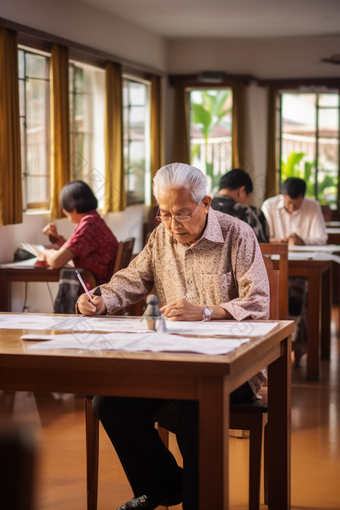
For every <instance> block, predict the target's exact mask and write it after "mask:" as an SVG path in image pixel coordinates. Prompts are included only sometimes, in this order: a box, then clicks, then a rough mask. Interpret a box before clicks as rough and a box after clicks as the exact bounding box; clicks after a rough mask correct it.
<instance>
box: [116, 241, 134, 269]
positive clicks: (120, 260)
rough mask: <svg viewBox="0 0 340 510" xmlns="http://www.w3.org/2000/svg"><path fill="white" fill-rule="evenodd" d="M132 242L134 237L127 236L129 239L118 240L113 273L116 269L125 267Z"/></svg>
mask: <svg viewBox="0 0 340 510" xmlns="http://www.w3.org/2000/svg"><path fill="white" fill-rule="evenodd" d="M134 244H135V238H134V237H129V239H125V241H120V243H119V245H118V251H117V256H116V262H115V267H114V269H113V274H115V273H117V271H120V270H121V269H125V268H126V267H127V266H128V265H129V264H130V262H131V259H132V252H133V247H134Z"/></svg>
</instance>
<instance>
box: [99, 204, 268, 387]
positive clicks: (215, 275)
mask: <svg viewBox="0 0 340 510" xmlns="http://www.w3.org/2000/svg"><path fill="white" fill-rule="evenodd" d="M152 288H154V290H155V294H156V295H157V296H158V299H159V306H160V307H162V306H164V305H166V304H169V303H171V302H173V301H176V300H177V299H180V298H182V297H183V296H184V295H187V300H188V301H189V302H190V303H192V304H194V305H200V306H202V305H207V306H209V305H210V306H212V305H219V306H221V307H222V308H224V309H225V310H227V311H228V312H229V313H230V314H231V315H232V316H233V317H234V319H236V320H238V321H241V320H243V319H258V320H265V319H268V317H269V284H268V277H267V271H266V268H265V265H264V262H263V258H262V254H261V250H260V247H259V245H258V242H257V240H256V237H255V234H254V232H253V230H252V229H251V228H250V227H249V226H248V225H247V224H246V223H244V222H243V221H239V220H238V219H236V218H232V217H231V216H228V215H227V214H223V213H220V212H217V211H214V210H213V209H210V210H209V214H208V218H207V224H206V227H205V230H204V232H203V234H202V237H201V238H200V239H199V240H198V241H196V243H195V244H193V245H192V246H189V245H187V244H181V243H179V242H177V241H176V239H175V238H174V237H173V236H172V235H171V234H170V233H169V232H168V231H167V230H166V228H165V227H164V225H163V224H160V225H159V226H158V227H157V228H156V229H155V230H154V231H153V232H152V234H151V236H150V239H149V242H148V244H147V245H146V246H145V248H144V250H143V251H142V252H141V253H140V254H139V255H138V256H137V257H136V258H134V259H133V261H132V262H131V263H130V265H129V266H128V267H127V268H126V269H122V270H121V271H118V272H117V273H116V274H115V275H114V276H113V277H112V278H111V280H110V282H109V283H107V284H105V285H101V286H100V289H101V292H102V296H103V300H104V303H105V306H106V309H107V313H109V314H112V313H114V312H116V311H117V310H119V309H120V308H124V307H125V306H128V305H130V304H133V303H136V302H137V301H139V300H140V299H141V298H143V297H145V296H147V295H148V294H149V293H150V291H151V290H152ZM265 379H266V371H265V369H264V370H262V371H261V372H260V373H258V374H257V375H256V377H254V378H252V379H251V380H250V381H249V384H250V386H251V388H252V390H253V392H254V394H256V393H257V392H258V391H259V390H260V388H261V386H262V384H263V381H264V380H265Z"/></svg>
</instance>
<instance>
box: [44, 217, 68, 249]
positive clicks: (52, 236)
mask: <svg viewBox="0 0 340 510" xmlns="http://www.w3.org/2000/svg"><path fill="white" fill-rule="evenodd" d="M42 233H43V234H45V235H46V236H48V237H49V240H50V241H51V243H54V244H55V243H57V244H59V246H62V245H63V244H64V242H65V239H64V237H63V236H61V235H60V234H58V230H57V227H56V226H55V224H54V223H48V224H47V225H46V227H44V228H43V229H42Z"/></svg>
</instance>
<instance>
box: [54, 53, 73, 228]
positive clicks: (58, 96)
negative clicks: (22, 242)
mask: <svg viewBox="0 0 340 510" xmlns="http://www.w3.org/2000/svg"><path fill="white" fill-rule="evenodd" d="M68 67H69V62H68V48H66V47H65V46H60V45H58V44H53V46H52V50H51V64H50V91H51V109H50V111H51V139H50V147H49V151H50V158H51V159H50V161H51V199H50V209H51V217H52V219H55V218H62V217H63V212H62V210H61V206H60V203H59V195H60V191H61V190H62V188H63V187H64V186H65V184H67V183H68V182H69V181H70V179H71V172H70V164H71V159H70V113H69V82H68Z"/></svg>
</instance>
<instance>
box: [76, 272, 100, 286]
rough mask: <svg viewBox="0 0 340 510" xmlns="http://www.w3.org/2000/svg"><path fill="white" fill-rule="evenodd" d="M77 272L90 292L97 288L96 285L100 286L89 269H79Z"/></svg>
mask: <svg viewBox="0 0 340 510" xmlns="http://www.w3.org/2000/svg"><path fill="white" fill-rule="evenodd" d="M78 271H79V273H80V275H81V277H82V279H83V280H84V282H85V283H88V284H89V286H90V290H91V289H94V288H95V287H97V285H99V284H100V282H99V280H98V278H97V276H96V275H95V274H94V273H93V272H92V271H90V270H89V269H81V268H79V269H78Z"/></svg>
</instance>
